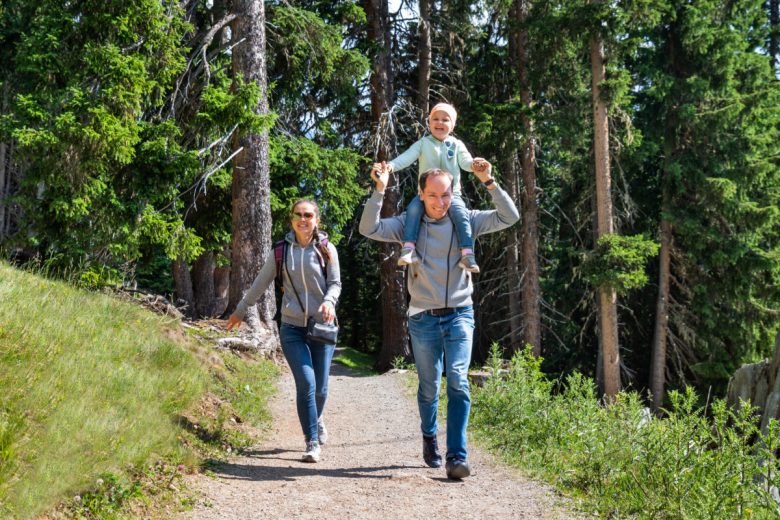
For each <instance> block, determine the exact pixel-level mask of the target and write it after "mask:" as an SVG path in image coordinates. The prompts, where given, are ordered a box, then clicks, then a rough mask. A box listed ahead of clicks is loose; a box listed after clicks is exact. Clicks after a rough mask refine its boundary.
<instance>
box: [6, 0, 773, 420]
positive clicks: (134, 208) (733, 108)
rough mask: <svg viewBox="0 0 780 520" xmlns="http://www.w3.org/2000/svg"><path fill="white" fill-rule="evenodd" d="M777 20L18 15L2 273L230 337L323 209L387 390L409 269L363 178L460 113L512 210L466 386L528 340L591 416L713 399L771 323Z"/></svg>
mask: <svg viewBox="0 0 780 520" xmlns="http://www.w3.org/2000/svg"><path fill="white" fill-rule="evenodd" d="M779 3H780V2H778V0H767V1H765V0H694V1H690V0H685V1H684V0H653V1H649V0H625V1H619V2H606V1H603V0H568V1H565V2H556V1H549V0H482V1H475V2H471V1H469V2H467V1H462V0H419V2H414V1H412V0H398V1H394V2H389V1H388V0H361V1H347V0H332V1H331V0H329V1H319V0H301V1H292V0H290V1H288V0H279V1H265V2H264V1H262V0H232V1H230V0H180V1H174V0H135V1H133V2H127V1H117V0H104V1H100V2H95V1H91V0H68V1H55V0H40V1H39V2H28V1H22V0H3V1H2V2H1V3H0V241H1V242H0V249H1V252H2V256H3V257H4V258H6V259H8V260H9V261H12V262H14V263H16V264H17V265H35V266H37V268H39V269H41V270H42V271H43V272H45V273H47V274H49V275H52V276H55V277H63V278H68V279H70V280H74V281H75V282H76V283H78V284H79V285H81V286H83V287H88V288H94V289H102V288H106V287H123V288H126V289H132V290H138V291H143V292H149V293H155V294H163V295H166V296H167V297H168V298H169V299H171V301H174V302H176V303H177V304H178V305H181V306H182V308H184V309H185V311H186V313H187V314H188V316H189V317H190V318H193V319H197V318H204V317H220V316H221V317H225V316H226V315H227V314H229V312H230V311H231V310H232V308H233V307H234V306H235V305H236V303H237V302H238V301H239V299H240V298H241V294H242V291H244V290H245V289H246V288H247V287H248V285H249V284H251V281H252V279H253V278H254V276H255V274H256V273H257V271H258V269H259V266H260V265H262V263H263V261H264V260H265V259H266V258H268V257H269V254H270V255H272V254H273V253H272V252H271V244H272V242H273V240H275V239H277V238H279V237H280V236H281V235H282V233H283V231H284V230H285V229H286V228H287V227H288V224H289V208H290V205H291V203H292V202H293V201H295V200H297V199H299V198H302V197H307V198H313V199H315V200H316V201H317V202H318V204H319V205H320V207H321V209H322V217H323V230H324V231H326V232H327V233H328V234H329V235H330V240H331V241H332V242H333V243H334V244H335V245H337V247H338V251H339V255H340V260H341V268H342V279H343V292H342V297H341V301H340V302H339V307H338V314H339V320H340V324H341V327H342V334H341V336H340V341H341V343H343V344H344V345H346V346H350V347H352V348H354V349H357V350H360V351H365V352H370V353H374V354H376V356H377V368H378V369H380V370H386V369H388V368H390V367H391V366H393V364H394V363H395V364H397V363H398V362H399V360H400V361H410V360H411V349H410V345H409V340H408V332H407V330H406V324H405V313H406V305H407V302H406V298H407V296H406V292H405V287H404V285H405V276H406V275H405V271H404V270H403V269H402V268H399V267H397V265H396V259H397V256H398V252H399V249H400V246H399V245H388V246H379V245H377V244H376V243H372V242H371V241H369V240H367V239H365V238H364V237H362V236H360V234H359V233H358V232H357V224H358V221H359V218H360V213H361V210H362V204H363V202H364V201H365V200H366V198H367V197H368V194H369V192H370V189H371V182H370V177H369V169H370V165H371V163H373V162H376V161H382V160H389V159H391V158H393V157H395V156H397V155H398V154H399V153H401V152H402V151H404V150H405V149H406V148H407V147H408V146H409V145H410V144H411V143H413V142H414V141H416V140H417V139H419V138H420V137H421V136H422V135H424V133H425V132H426V124H427V116H428V112H429V110H430V107H431V106H433V105H434V104H435V103H437V102H439V101H446V102H449V103H452V104H453V105H454V106H455V107H456V108H457V109H458V118H457V126H456V128H455V131H454V135H455V136H457V137H458V138H459V139H461V140H462V141H463V142H464V143H466V145H467V146H468V149H469V150H470V151H471V153H472V154H473V155H474V156H481V157H485V158H486V159H488V160H489V161H490V162H491V163H492V164H493V167H494V172H495V175H496V178H497V179H498V181H499V184H500V185H501V187H503V188H504V189H505V190H506V191H507V192H508V193H509V194H510V195H511V196H512V198H513V199H514V200H515V202H516V204H517V207H518V208H519V209H520V213H521V221H520V222H519V223H518V224H516V225H515V226H513V227H512V228H510V229H509V230H507V231H504V232H501V233H497V234H494V235H490V236H488V237H483V238H481V239H480V240H479V241H478V242H477V246H476V256H477V258H478V259H479V262H480V266H481V267H482V272H481V273H480V274H479V275H476V276H475V278H474V288H475V294H474V297H475V309H476V322H477V326H476V330H477V334H476V335H475V345H474V355H473V363H474V364H475V365H479V364H481V363H483V362H484V360H485V359H486V358H487V357H488V353H489V351H490V349H491V346H492V345H493V344H497V345H498V346H499V348H500V349H501V351H502V353H503V355H504V357H506V358H509V357H511V355H512V354H513V353H515V352H518V351H521V350H523V349H524V347H525V345H530V346H531V349H532V352H533V353H534V354H535V355H537V356H540V357H542V358H543V363H542V369H543V370H544V372H545V373H546V374H548V375H550V376H551V377H562V376H564V375H566V374H570V373H573V372H575V371H576V372H580V373H582V374H585V375H587V376H589V377H593V378H594V379H595V380H596V381H598V384H599V393H600V394H606V395H614V394H615V393H616V392H617V391H619V390H620V389H623V388H631V389H635V390H638V391H640V392H642V393H643V395H646V396H647V398H648V400H649V402H651V403H652V404H653V406H654V407H656V408H658V407H661V406H663V404H664V402H665V401H664V399H665V397H664V396H665V395H666V393H667V392H668V391H669V390H670V389H675V388H683V387H684V386H686V385H692V386H694V387H696V388H698V389H700V390H701V392H702V394H703V395H707V394H714V395H723V394H724V392H725V389H726V384H727V382H728V379H729V377H730V376H731V374H733V372H734V371H735V369H737V368H738V367H739V366H741V365H742V364H743V363H747V362H753V361H756V360H759V359H762V358H765V357H767V356H768V355H769V354H770V352H771V350H772V348H773V345H774V338H775V335H776V334H777V332H778V329H780V320H779V319H778V314H779V313H780V63H778V60H780V48H779V47H780V15H779V13H778V11H779V9H778V5H779ZM416 177H417V170H416V166H413V167H410V168H407V169H405V170H401V171H398V172H395V173H394V174H393V177H392V179H391V186H390V187H389V188H388V193H387V195H386V196H385V201H384V207H383V215H387V216H390V215H396V214H400V213H401V212H402V211H403V208H404V205H405V204H406V202H408V201H409V200H410V199H411V198H412V197H413V195H414V194H415V191H416ZM462 182H463V190H464V197H465V199H466V201H467V205H468V206H469V207H470V208H472V209H487V208H490V204H489V203H488V200H489V198H488V196H487V193H486V190H485V189H484V187H482V186H481V184H480V183H479V181H478V179H477V178H476V177H475V176H474V175H472V174H470V173H468V172H463V174H462ZM257 307H258V309H257V314H256V318H257V319H256V320H255V321H254V322H253V323H254V325H253V326H254V327H257V328H260V329H262V328H263V327H267V328H269V329H270V330H271V331H273V330H274V328H275V325H274V324H273V323H274V322H273V316H274V314H275V307H276V304H275V297H274V294H273V291H269V292H268V293H267V294H266V296H265V297H264V299H263V300H262V301H261V303H260V304H259V305H258V306H257ZM250 323H252V321H251V320H250Z"/></svg>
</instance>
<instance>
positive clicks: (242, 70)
mask: <svg viewBox="0 0 780 520" xmlns="http://www.w3.org/2000/svg"><path fill="white" fill-rule="evenodd" d="M233 9H234V11H235V13H236V15H237V18H236V19H235V21H234V22H233V31H232V32H233V40H234V42H235V43H236V46H235V47H234V48H233V51H232V52H233V55H232V58H233V60H232V61H233V75H234V80H235V81H238V80H239V79H243V81H244V82H247V83H249V82H254V83H256V84H257V86H258V87H259V88H260V92H261V95H260V99H259V101H258V103H257V106H256V107H254V111H255V113H257V114H259V115H267V114H268V100H267V88H266V56H265V6H264V3H263V1H262V0H234V1H233ZM239 42H240V43H239ZM233 147H234V149H235V150H239V149H240V150H241V152H240V153H239V154H238V155H237V156H236V158H235V161H234V163H233V186H232V201H233V215H232V217H233V236H232V244H231V266H230V298H229V309H234V308H235V306H236V305H237V304H238V302H239V301H240V300H241V297H242V296H243V294H244V292H245V291H246V290H247V289H248V288H249V287H250V285H251V284H252V281H253V280H254V278H255V276H256V275H257V273H258V271H259V270H260V267H261V266H262V262H263V261H264V259H267V258H269V257H270V255H271V254H272V253H271V182H270V177H269V160H268V132H267V131H264V132H262V133H249V132H237V133H236V137H235V139H234V141H233ZM256 307H257V311H256V312H257V317H258V318H259V321H257V322H256V321H255V320H254V319H253V315H254V312H253V311H250V314H249V315H248V316H249V319H248V320H247V323H248V324H249V326H250V328H251V329H252V330H254V331H255V332H261V330H260V329H263V330H262V332H269V333H272V334H273V335H274V336H275V335H276V323H275V322H274V320H273V317H274V314H275V313H276V302H275V301H274V288H273V287H269V288H268V290H267V291H266V292H265V294H264V295H263V296H262V297H261V298H260V300H259V301H258V303H257V306H256Z"/></svg>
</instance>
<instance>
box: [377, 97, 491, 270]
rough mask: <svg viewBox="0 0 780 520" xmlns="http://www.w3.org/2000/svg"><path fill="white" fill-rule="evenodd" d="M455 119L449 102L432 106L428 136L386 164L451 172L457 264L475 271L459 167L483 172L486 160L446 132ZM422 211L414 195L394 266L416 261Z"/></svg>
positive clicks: (454, 113) (456, 114) (472, 245)
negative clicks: (457, 252) (457, 250)
mask: <svg viewBox="0 0 780 520" xmlns="http://www.w3.org/2000/svg"><path fill="white" fill-rule="evenodd" d="M457 118H458V113H457V112H456V111H455V107H453V106H452V105H450V104H449V103H439V104H437V105H436V106H434V107H433V108H432V109H431V113H430V115H429V116H428V127H429V130H430V132H431V133H430V135H426V136H425V137H423V138H422V139H420V140H419V141H417V142H416V143H414V144H413V145H412V146H410V147H409V149H408V150H406V151H405V152H404V153H402V154H401V155H399V156H398V157H396V158H395V159H393V160H391V161H389V162H388V163H387V166H389V167H390V171H391V172H392V171H395V170H402V169H404V168H406V167H407V166H409V165H411V164H412V163H413V162H414V161H415V160H417V161H418V166H419V169H418V171H419V173H422V172H424V171H426V170H428V169H430V168H441V169H442V170H447V171H448V172H450V173H451V174H452V204H451V206H450V210H449V215H450V218H451V219H452V221H453V223H454V224H455V230H456V232H457V234H458V244H459V246H460V252H461V257H460V262H459V264H460V266H461V267H462V268H464V269H465V270H467V271H469V272H471V273H478V272H479V265H477V261H476V258H475V257H474V238H473V237H472V236H471V224H470V223H469V213H468V209H467V208H466V204H465V203H464V202H463V198H462V197H461V188H460V170H461V168H462V169H464V170H466V171H474V168H476V169H477V170H478V171H483V170H484V169H485V168H487V167H488V163H487V161H485V160H484V159H481V158H479V157H478V158H472V157H471V154H470V153H469V151H468V150H467V149H466V146H465V145H464V144H463V143H462V142H461V141H460V140H458V139H456V138H454V137H452V136H451V135H450V134H452V130H453V129H454V128H455V121H456V120H457ZM379 168H381V164H379V163H375V164H374V169H379ZM424 211H425V209H424V206H423V203H422V201H421V200H420V196H419V195H415V197H414V198H413V199H412V200H411V202H409V204H408V205H407V206H406V222H405V224H404V236H403V240H404V245H403V248H402V249H401V256H400V257H399V258H398V265H409V264H411V263H414V262H417V260H418V258H417V255H416V254H415V243H416V242H417V234H418V233H419V231H420V219H421V218H422V216H423V213H424Z"/></svg>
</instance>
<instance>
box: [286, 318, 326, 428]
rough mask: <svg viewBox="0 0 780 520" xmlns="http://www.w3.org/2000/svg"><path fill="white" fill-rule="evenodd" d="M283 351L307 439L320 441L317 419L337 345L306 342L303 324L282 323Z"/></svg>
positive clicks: (321, 409)
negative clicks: (291, 377)
mask: <svg viewBox="0 0 780 520" xmlns="http://www.w3.org/2000/svg"><path fill="white" fill-rule="evenodd" d="M279 335H280V337H281V340H282V352H284V357H285V359H287V364H288V365H290V370H291V371H292V374H293V378H294V379H295V394H296V395H295V403H296V406H297V408H298V419H299V420H300V421H301V429H302V430H303V434H304V436H306V441H307V442H308V441H311V440H319V439H318V437H317V419H318V418H319V417H320V416H321V415H322V411H323V409H324V408H325V401H326V400H327V398H328V376H329V374H330V362H331V360H332V359H333V352H334V351H335V350H336V345H335V344H333V345H319V344H311V345H310V344H308V343H307V342H306V327H297V326H295V325H290V324H289V323H282V327H281V329H280V330H279Z"/></svg>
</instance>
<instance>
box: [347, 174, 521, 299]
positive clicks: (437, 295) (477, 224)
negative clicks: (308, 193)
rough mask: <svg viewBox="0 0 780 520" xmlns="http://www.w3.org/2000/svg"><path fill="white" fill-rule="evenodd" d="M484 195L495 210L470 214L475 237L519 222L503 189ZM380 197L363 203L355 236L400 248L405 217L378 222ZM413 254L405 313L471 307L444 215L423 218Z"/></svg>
mask: <svg viewBox="0 0 780 520" xmlns="http://www.w3.org/2000/svg"><path fill="white" fill-rule="evenodd" d="M488 193H490V196H491V197H492V199H493V203H494V204H495V206H496V209H494V210H489V211H478V210H470V211H469V214H470V218H471V229H472V230H473V234H474V237H477V236H478V235H484V234H486V233H492V232H494V231H499V230H502V229H505V228H508V227H509V226H511V225H512V224H514V223H515V222H517V221H518V220H520V214H519V213H518V211H517V208H516V207H515V205H514V204H513V203H512V199H510V198H509V195H507V194H506V192H505V191H504V190H502V189H501V188H500V187H497V188H496V189H494V190H488ZM383 197H384V195H383V194H382V193H380V192H377V191H374V193H372V194H371V197H370V198H369V199H368V202H366V205H365V207H364V208H363V216H362V217H361V218H360V234H362V235H364V236H366V237H368V238H371V239H374V240H378V241H380V242H401V243H402V242H403V234H404V222H405V221H406V219H405V217H406V214H405V213H404V214H401V215H399V216H396V217H390V218H385V219H380V218H379V212H380V210H381V209H382V198H383ZM417 254H418V255H419V256H420V261H419V262H415V263H413V264H410V265H409V267H408V268H407V269H408V271H407V278H408V286H409V295H410V296H411V300H410V302H409V310H410V314H414V313H415V312H419V311H423V310H430V309H440V308H443V307H465V306H466V305H471V304H472V300H471V293H472V292H473V287H472V285H471V274H470V273H468V272H467V271H466V270H465V269H462V268H461V267H459V266H458V261H459V260H460V248H459V247H458V241H457V236H456V233H455V227H454V226H453V224H452V220H451V219H450V218H449V215H447V216H445V217H444V218H442V219H441V220H434V219H432V218H430V217H428V216H427V215H423V218H422V226H421V227H420V234H419V236H418V239H417Z"/></svg>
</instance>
